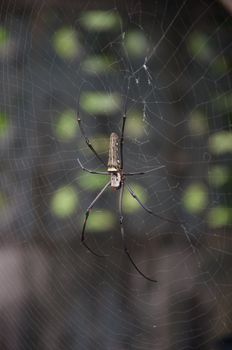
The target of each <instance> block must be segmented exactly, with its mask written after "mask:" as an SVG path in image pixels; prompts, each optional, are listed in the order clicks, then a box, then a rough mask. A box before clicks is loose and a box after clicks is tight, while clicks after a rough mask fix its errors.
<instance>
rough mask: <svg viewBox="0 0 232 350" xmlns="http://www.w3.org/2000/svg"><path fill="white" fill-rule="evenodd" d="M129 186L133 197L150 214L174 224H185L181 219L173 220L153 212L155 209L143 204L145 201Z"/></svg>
mask: <svg viewBox="0 0 232 350" xmlns="http://www.w3.org/2000/svg"><path fill="white" fill-rule="evenodd" d="M127 188H128V191H129V192H130V194H131V195H132V197H133V198H134V199H135V200H136V201H137V202H138V203H139V205H140V206H141V207H142V208H143V209H144V210H145V211H146V212H148V213H149V214H151V215H153V216H155V217H157V218H159V219H161V220H164V221H168V222H170V223H172V224H178V225H180V226H181V227H182V225H183V224H184V223H183V222H181V221H175V220H171V219H168V218H165V217H163V216H161V215H159V214H155V213H153V211H152V210H151V209H150V208H148V207H147V206H146V205H145V204H143V203H142V202H141V200H140V199H139V198H138V196H137V195H136V194H135V192H134V191H133V190H132V189H131V188H130V186H129V185H127Z"/></svg>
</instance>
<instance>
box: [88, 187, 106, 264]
mask: <svg viewBox="0 0 232 350" xmlns="http://www.w3.org/2000/svg"><path fill="white" fill-rule="evenodd" d="M109 186H110V182H108V183H107V184H106V185H105V186H104V187H103V189H102V190H101V191H100V192H99V193H98V195H97V196H96V197H95V198H94V200H93V201H92V202H91V204H90V205H89V206H88V208H87V210H86V212H85V221H84V224H83V227H82V232H81V243H82V244H83V245H84V246H85V247H86V248H87V249H88V250H89V251H90V252H91V253H92V254H93V255H95V256H98V257H100V258H104V257H105V255H100V254H98V253H95V252H94V251H93V250H92V248H90V247H89V246H88V245H87V243H86V242H85V227H86V224H87V221H88V218H89V214H90V210H91V209H92V208H93V206H94V204H95V203H96V202H97V200H98V199H99V198H100V197H101V195H102V194H103V193H104V192H105V190H106V189H107V188H108V187H109Z"/></svg>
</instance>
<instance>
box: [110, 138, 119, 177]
mask: <svg viewBox="0 0 232 350" xmlns="http://www.w3.org/2000/svg"><path fill="white" fill-rule="evenodd" d="M107 166H108V168H107V170H108V171H109V172H110V173H117V172H118V171H119V170H120V166H121V162H120V159H119V137H118V135H117V134H116V133H115V132H112V134H111V135H110V145H109V159H108V164H107Z"/></svg>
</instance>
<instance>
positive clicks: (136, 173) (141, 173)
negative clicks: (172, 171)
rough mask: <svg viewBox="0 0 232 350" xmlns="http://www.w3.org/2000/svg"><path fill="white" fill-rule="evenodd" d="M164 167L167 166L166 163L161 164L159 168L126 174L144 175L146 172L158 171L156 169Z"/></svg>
mask: <svg viewBox="0 0 232 350" xmlns="http://www.w3.org/2000/svg"><path fill="white" fill-rule="evenodd" d="M162 168H165V165H160V166H159V167H158V168H153V169H150V170H146V171H138V172H135V173H124V175H126V176H133V175H144V174H148V173H151V172H152V171H156V170H159V169H162Z"/></svg>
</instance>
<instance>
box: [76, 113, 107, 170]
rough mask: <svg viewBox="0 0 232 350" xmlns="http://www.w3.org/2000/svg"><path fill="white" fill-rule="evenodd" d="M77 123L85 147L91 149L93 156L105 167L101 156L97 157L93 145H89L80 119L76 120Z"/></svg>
mask: <svg viewBox="0 0 232 350" xmlns="http://www.w3.org/2000/svg"><path fill="white" fill-rule="evenodd" d="M77 122H78V125H79V128H80V131H81V134H82V136H83V137H84V139H85V143H86V144H87V146H88V147H89V148H90V149H91V151H92V152H93V153H94V154H95V156H96V157H97V158H98V159H99V160H100V162H101V163H102V164H104V166H105V167H106V163H105V162H104V160H103V159H102V158H101V156H99V154H98V153H97V151H96V150H95V149H94V147H93V145H92V144H91V142H90V141H89V139H88V137H87V136H86V134H85V131H84V129H83V126H82V124H81V118H79V117H78V118H77Z"/></svg>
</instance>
